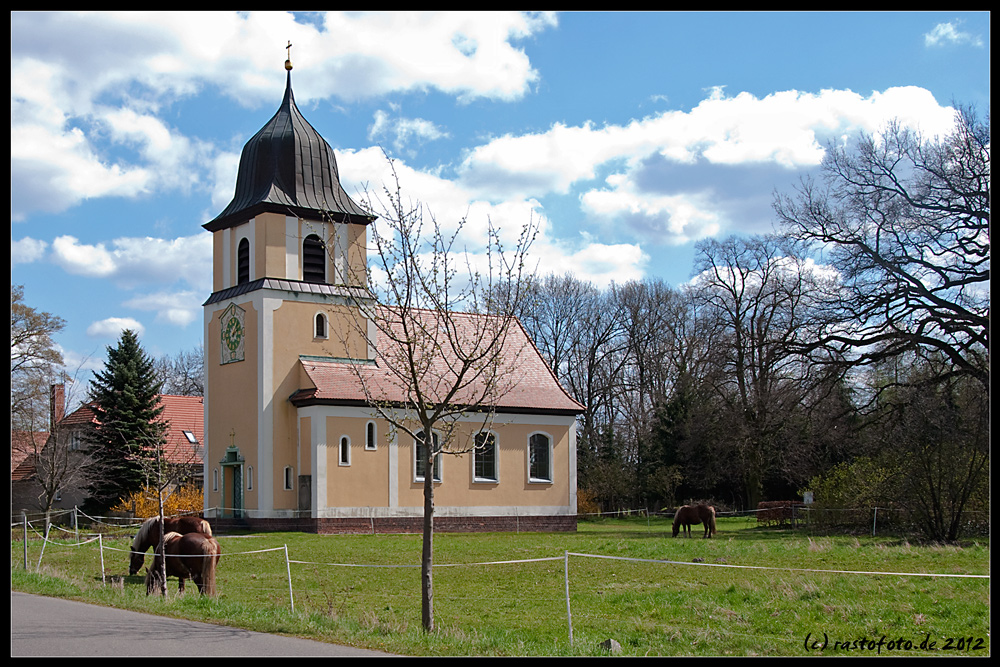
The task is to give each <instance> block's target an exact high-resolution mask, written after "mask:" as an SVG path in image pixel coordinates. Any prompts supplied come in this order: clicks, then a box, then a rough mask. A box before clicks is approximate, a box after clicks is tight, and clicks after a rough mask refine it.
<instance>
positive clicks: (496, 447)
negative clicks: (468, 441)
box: [472, 430, 500, 484]
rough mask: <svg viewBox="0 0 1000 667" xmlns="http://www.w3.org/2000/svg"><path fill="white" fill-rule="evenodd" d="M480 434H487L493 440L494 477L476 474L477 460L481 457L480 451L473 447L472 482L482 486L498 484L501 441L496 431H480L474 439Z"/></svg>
mask: <svg viewBox="0 0 1000 667" xmlns="http://www.w3.org/2000/svg"><path fill="white" fill-rule="evenodd" d="M480 433H485V434H486V435H488V436H489V437H491V438H492V439H493V477H481V476H479V475H477V474H476V460H477V459H478V457H479V449H478V448H475V447H473V449H472V481H473V482H474V483H476V482H478V483H480V484H497V483H499V482H500V439H499V438H498V437H497V434H496V431H492V430H487V431H479V432H478V433H476V435H475V436H473V437H478V436H479V434H480Z"/></svg>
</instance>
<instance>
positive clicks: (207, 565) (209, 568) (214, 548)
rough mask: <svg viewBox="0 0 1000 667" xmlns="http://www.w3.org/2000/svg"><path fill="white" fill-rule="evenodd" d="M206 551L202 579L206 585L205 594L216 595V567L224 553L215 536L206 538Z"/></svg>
mask: <svg viewBox="0 0 1000 667" xmlns="http://www.w3.org/2000/svg"><path fill="white" fill-rule="evenodd" d="M203 550H204V553H205V556H204V558H203V559H202V570H201V580H202V585H203V586H204V592H205V595H215V568H216V566H217V565H218V562H219V556H220V555H221V554H222V547H220V546H219V543H218V542H217V541H216V540H215V539H214V538H209V539H207V540H205V543H204V545H203Z"/></svg>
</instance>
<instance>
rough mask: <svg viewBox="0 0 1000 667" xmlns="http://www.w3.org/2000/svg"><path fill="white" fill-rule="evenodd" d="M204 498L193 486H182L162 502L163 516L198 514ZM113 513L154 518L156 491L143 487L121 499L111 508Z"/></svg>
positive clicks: (155, 512) (156, 508)
mask: <svg viewBox="0 0 1000 667" xmlns="http://www.w3.org/2000/svg"><path fill="white" fill-rule="evenodd" d="M203 503H204V498H203V495H202V492H201V489H199V488H197V487H194V486H182V487H180V488H178V489H175V490H174V492H173V493H171V494H170V496H168V497H167V498H165V499H164V500H163V515H164V516H174V515H177V514H191V513H195V514H198V513H200V512H201V511H202V510H203V509H204V504H203ZM111 510H112V511H114V512H134V513H135V517H136V518H139V519H148V518H150V517H154V516H156V515H157V513H158V512H159V507H158V504H157V501H156V490H155V489H151V488H149V487H144V488H143V489H142V490H141V491H136V492H135V493H132V494H131V495H129V496H128V497H126V498H121V499H120V500H119V501H118V504H117V505H115V506H114V507H112V508H111Z"/></svg>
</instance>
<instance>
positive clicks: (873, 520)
mask: <svg viewBox="0 0 1000 667" xmlns="http://www.w3.org/2000/svg"><path fill="white" fill-rule="evenodd" d="M876 523H878V507H876V508H875V516H873V517H872V537H875V524H876Z"/></svg>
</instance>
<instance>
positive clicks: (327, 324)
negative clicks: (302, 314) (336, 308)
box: [312, 310, 330, 340]
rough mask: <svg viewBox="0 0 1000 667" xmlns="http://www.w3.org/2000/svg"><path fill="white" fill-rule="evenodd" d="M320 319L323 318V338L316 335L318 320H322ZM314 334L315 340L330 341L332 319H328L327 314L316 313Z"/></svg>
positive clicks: (313, 323) (313, 324)
mask: <svg viewBox="0 0 1000 667" xmlns="http://www.w3.org/2000/svg"><path fill="white" fill-rule="evenodd" d="M320 317H322V318H323V335H322V336H319V335H317V334H316V319H317V318H320ZM312 334H313V340H329V338H330V318H329V317H327V316H326V313H324V312H323V311H321V310H318V311H316V314H315V315H313V319H312Z"/></svg>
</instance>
